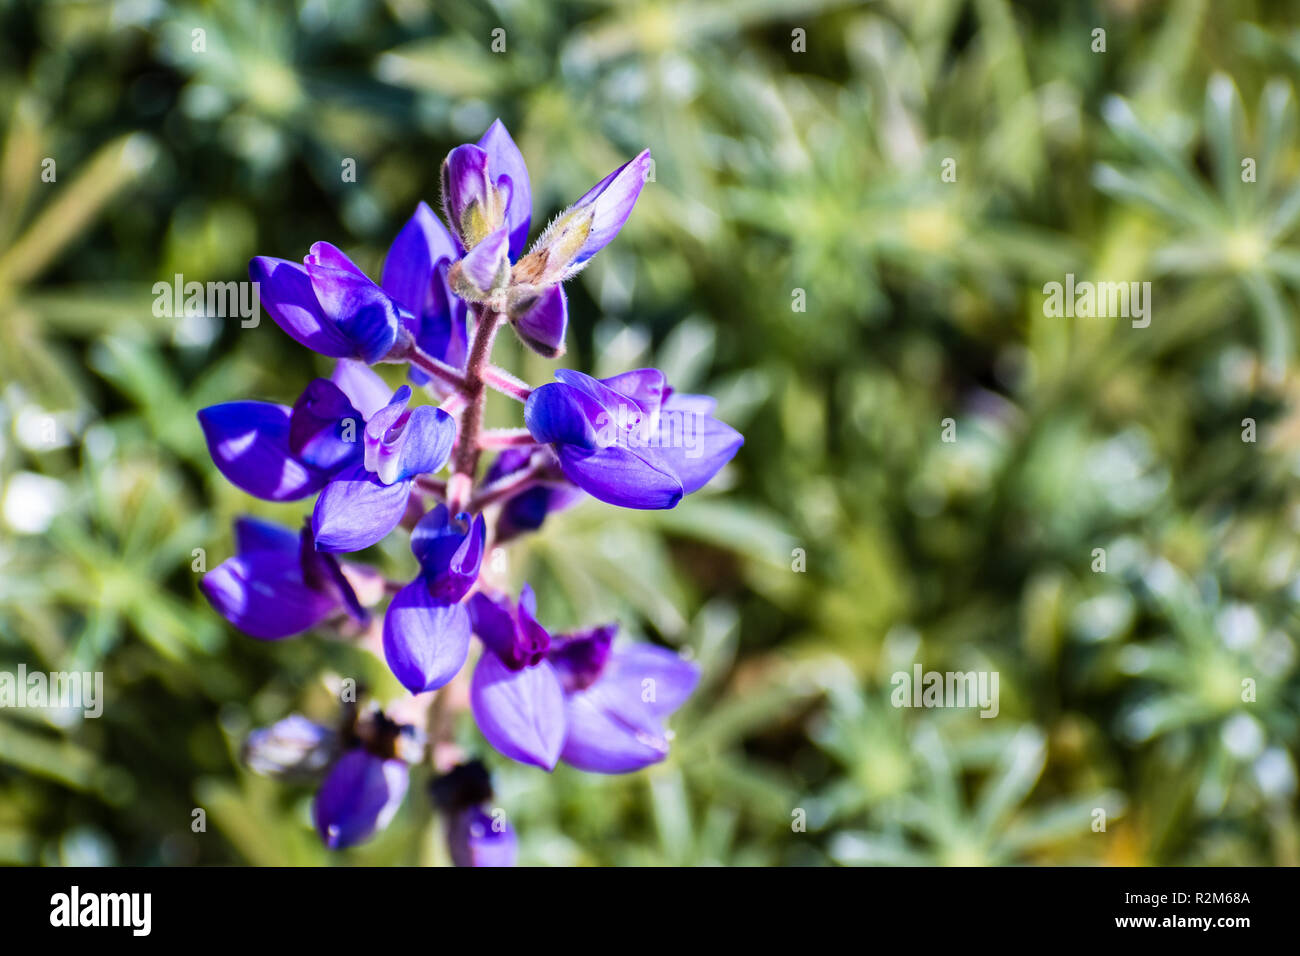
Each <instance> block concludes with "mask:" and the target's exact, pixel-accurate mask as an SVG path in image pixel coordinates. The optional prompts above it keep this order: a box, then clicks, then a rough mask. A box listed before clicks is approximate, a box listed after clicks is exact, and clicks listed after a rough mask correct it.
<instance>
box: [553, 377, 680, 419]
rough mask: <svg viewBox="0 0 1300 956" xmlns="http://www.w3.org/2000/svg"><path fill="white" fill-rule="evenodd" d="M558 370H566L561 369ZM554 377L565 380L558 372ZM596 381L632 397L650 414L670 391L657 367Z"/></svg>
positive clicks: (658, 406) (620, 393)
mask: <svg viewBox="0 0 1300 956" xmlns="http://www.w3.org/2000/svg"><path fill="white" fill-rule="evenodd" d="M560 371H568V370H567V369H561V370H560ZM556 377H557V378H560V381H562V382H563V381H566V379H565V378H561V377H560V375H559V373H558V372H557V373H556ZM597 381H599V382H600V384H602V385H604V386H605V387H606V388H611V389H613V390H614V391H615V392H617V393H618V394H619V395H623V396H626V397H627V398H630V399H632V401H634V402H636V403H637V404H638V405H639V406H641V408H642V409H643V410H644V411H646V412H648V413H650V414H653V413H654V412H655V410H656V409H658V408H660V406H662V404H663V401H664V395H665V394H668V393H670V392H671V391H672V390H671V389H670V388H669V387H668V382H667V380H666V379H665V378H664V373H663V372H661V371H659V369H657V368H638V369H634V370H632V371H631V372H623V373H622V374H619V375H615V376H613V377H611V378H602V379H598V380H597ZM574 384H576V383H574Z"/></svg>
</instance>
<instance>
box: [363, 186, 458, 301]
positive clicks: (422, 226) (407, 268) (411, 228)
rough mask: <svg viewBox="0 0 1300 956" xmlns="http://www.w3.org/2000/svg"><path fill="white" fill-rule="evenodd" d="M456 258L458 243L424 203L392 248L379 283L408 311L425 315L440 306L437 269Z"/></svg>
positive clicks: (417, 209)
mask: <svg viewBox="0 0 1300 956" xmlns="http://www.w3.org/2000/svg"><path fill="white" fill-rule="evenodd" d="M457 258H458V254H457V250H456V243H455V242H454V241H453V240H452V238H451V236H450V235H449V234H448V233H447V230H446V228H444V226H443V224H442V223H441V222H439V221H438V217H437V216H435V215H434V214H433V210H432V209H430V208H429V206H428V204H427V203H423V202H422V203H420V204H419V205H418V206H416V207H415V214H414V215H412V216H411V218H410V219H408V220H407V222H406V225H404V226H403V227H402V231H401V232H399V233H398V234H397V238H396V239H394V240H393V244H392V245H391V246H389V248H388V257H387V258H386V259H384V272H383V277H382V279H381V282H380V284H381V285H382V286H383V287H384V291H385V292H387V293H388V294H389V295H391V296H392V297H393V298H394V299H396V300H397V301H398V302H399V303H401V304H402V306H404V307H405V308H406V310H407V311H409V312H411V313H412V314H413V315H416V316H420V315H424V314H426V313H427V312H428V311H430V309H431V308H434V307H436V306H437V305H439V304H440V303H437V302H435V301H434V300H433V298H434V297H433V283H432V279H433V274H434V273H433V270H434V266H436V265H437V264H438V263H439V262H442V261H445V262H448V263H450V262H452V261H454V260H455V259H457Z"/></svg>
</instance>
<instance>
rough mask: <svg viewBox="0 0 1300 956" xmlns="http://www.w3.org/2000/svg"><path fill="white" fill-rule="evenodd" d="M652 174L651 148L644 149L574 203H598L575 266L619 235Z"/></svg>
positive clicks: (578, 204) (575, 258) (580, 204)
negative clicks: (647, 177) (648, 177)
mask: <svg viewBox="0 0 1300 956" xmlns="http://www.w3.org/2000/svg"><path fill="white" fill-rule="evenodd" d="M649 174H650V150H648V149H646V150H642V152H641V153H640V155H638V156H637V157H636V158H635V159H633V160H631V161H630V162H627V163H624V164H623V165H622V166H620V167H619V168H618V169H616V170H614V171H613V172H612V173H610V174H609V175H608V176H606V177H605V178H604V179H602V180H601V181H600V182H598V183H597V184H596V185H595V186H593V187H592V188H591V189H590V190H588V191H587V193H586V195H584V196H583V197H582V198H581V199H579V200H578V201H577V202H576V203H574V204H573V208H575V209H577V208H580V207H583V206H588V205H594V206H595V216H594V218H593V219H592V221H591V231H590V232H589V233H588V234H587V241H586V242H584V243H583V244H582V248H581V249H580V250H579V251H578V254H577V256H575V257H574V259H573V262H572V265H571V268H572V267H577V266H581V265H582V264H583V263H584V262H586V261H587V260H588V259H590V258H591V257H592V256H594V255H595V254H596V253H597V252H599V251H600V250H601V249H603V248H605V246H607V245H609V243H610V242H611V241H612V240H613V238H614V237H615V236H617V235H618V231H619V230H620V229H622V228H623V223H625V222H627V218H628V216H630V215H632V207H633V206H635V205H636V200H637V197H638V196H640V195H641V187H642V186H644V185H645V180H646V176H648V175H649Z"/></svg>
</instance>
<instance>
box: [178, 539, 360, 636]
mask: <svg viewBox="0 0 1300 956" xmlns="http://www.w3.org/2000/svg"><path fill="white" fill-rule="evenodd" d="M199 588H200V589H201V590H202V591H203V594H204V596H205V597H207V599H208V600H209V601H210V602H211V603H212V606H213V607H214V608H216V609H217V611H218V613H220V614H221V616H222V617H224V618H225V619H226V620H228V621H229V622H230V623H231V624H233V625H234V626H235V627H237V628H239V629H240V630H241V631H243V632H244V633H245V634H249V635H251V636H252V637H258V638H262V639H263V640H278V639H280V638H282V637H290V636H291V635H294V634H301V633H302V632H303V631H305V630H307V629H308V628H310V627H312V626H314V625H316V624H318V623H319V622H320V621H322V620H323V619H324V618H326V617H328V616H329V615H330V614H331V613H333V612H334V611H335V610H337V609H338V602H337V601H335V600H334V599H333V598H332V597H329V596H327V595H324V594H320V593H318V592H316V591H313V590H312V589H311V588H309V587H308V586H307V585H306V584H305V583H304V582H303V579H302V572H301V570H300V568H299V565H298V556H297V553H296V552H295V553H294V554H293V555H292V556H290V555H286V554H284V553H283V552H280V551H254V552H251V553H248V554H241V555H239V556H237V557H234V558H228V559H226V560H225V561H223V562H221V564H219V565H217V567H215V568H213V569H212V570H211V571H209V572H208V573H207V574H205V575H204V576H203V580H202V581H201V582H200V583H199Z"/></svg>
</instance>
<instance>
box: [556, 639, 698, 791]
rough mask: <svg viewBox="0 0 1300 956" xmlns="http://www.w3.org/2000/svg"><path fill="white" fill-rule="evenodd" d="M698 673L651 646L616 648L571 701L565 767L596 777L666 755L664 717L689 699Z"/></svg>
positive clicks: (671, 653) (641, 764) (674, 655)
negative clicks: (603, 665) (600, 673)
mask: <svg viewBox="0 0 1300 956" xmlns="http://www.w3.org/2000/svg"><path fill="white" fill-rule="evenodd" d="M698 681H699V670H698V668H696V667H695V665H694V664H692V663H690V662H689V661H685V660H682V659H681V658H680V657H678V656H677V655H676V654H674V653H673V652H672V651H669V650H665V649H664V648H660V647H655V646H653V645H650V644H628V645H622V646H620V647H617V648H615V650H614V652H613V654H612V655H611V658H610V660H609V662H608V663H607V664H606V667H605V671H604V672H603V673H602V675H601V676H600V678H599V679H598V680H597V681H596V682H595V683H594V684H592V685H591V686H590V687H588V688H586V689H585V690H579V691H577V692H575V693H572V694H570V695H569V697H568V710H567V712H566V715H567V719H568V728H569V729H568V737H567V738H566V739H565V743H564V752H563V755H562V756H563V759H564V761H565V763H568V764H570V765H571V766H574V767H577V768H578V769H579V770H586V771H590V772H594V773H627V772H630V771H633V770H639V769H641V768H642V767H644V766H647V765H648V764H651V763H655V762H657V761H659V760H662V759H663V758H664V756H666V755H667V753H668V739H667V734H666V732H665V731H664V728H663V723H662V722H663V719H664V718H665V717H667V716H668V715H669V714H671V713H672V712H673V711H674V710H676V709H677V708H678V707H680V706H681V704H682V703H683V702H684V701H685V700H686V698H687V697H688V696H690V693H691V691H693V690H694V689H695V685H696V683H697V682H698Z"/></svg>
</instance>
